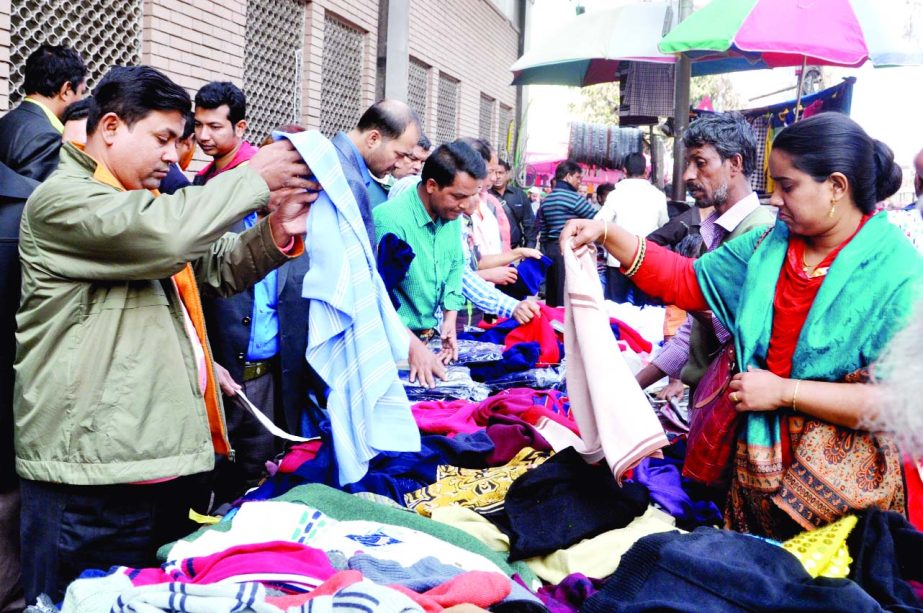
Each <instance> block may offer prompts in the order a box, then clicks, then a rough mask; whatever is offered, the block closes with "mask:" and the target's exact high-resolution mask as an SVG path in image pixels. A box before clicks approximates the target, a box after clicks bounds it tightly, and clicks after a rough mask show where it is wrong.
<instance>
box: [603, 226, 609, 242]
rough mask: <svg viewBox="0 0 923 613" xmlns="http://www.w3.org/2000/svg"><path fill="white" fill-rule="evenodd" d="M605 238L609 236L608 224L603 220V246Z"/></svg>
mask: <svg viewBox="0 0 923 613" xmlns="http://www.w3.org/2000/svg"><path fill="white" fill-rule="evenodd" d="M607 238H609V224H608V223H607V222H605V221H604V222H603V246H605V245H606V239H607Z"/></svg>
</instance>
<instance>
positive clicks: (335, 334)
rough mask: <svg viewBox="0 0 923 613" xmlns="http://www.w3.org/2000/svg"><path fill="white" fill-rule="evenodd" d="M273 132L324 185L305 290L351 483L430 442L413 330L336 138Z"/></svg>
mask: <svg viewBox="0 0 923 613" xmlns="http://www.w3.org/2000/svg"><path fill="white" fill-rule="evenodd" d="M273 136H274V137H276V138H277V139H278V138H287V139H289V140H290V141H291V142H292V144H293V145H294V146H295V148H296V149H297V150H298V152H299V153H300V154H301V156H302V157H303V158H304V160H305V162H306V163H307V164H308V166H309V167H310V169H311V172H312V173H313V174H314V177H315V178H316V179H317V181H318V182H319V183H320V184H321V187H322V188H323V191H322V192H321V193H320V195H319V196H318V198H317V200H316V201H315V202H314V204H312V205H311V212H310V213H309V214H308V226H307V235H306V238H305V249H306V250H307V252H308V257H309V258H310V262H311V266H310V269H309V270H308V273H307V274H306V275H305V277H304V287H303V289H302V294H301V295H302V296H304V297H305V298H307V299H308V300H310V301H311V307H310V314H309V315H308V343H307V352H306V354H305V357H306V359H307V360H308V363H309V364H310V365H311V366H312V367H313V368H314V370H315V371H316V372H317V374H318V375H320V377H321V378H322V379H323V380H324V382H325V383H326V384H327V387H328V388H329V392H328V396H327V411H328V413H329V416H330V425H331V429H332V431H333V446H334V452H335V454H336V459H337V465H338V467H339V477H340V484H341V485H345V484H347V483H354V482H356V481H359V480H360V479H362V477H363V476H365V474H366V473H367V472H368V465H369V460H371V459H372V458H374V457H375V456H376V455H377V454H378V453H379V452H381V451H399V452H401V451H408V452H416V451H420V431H419V429H418V428H417V424H416V422H415V421H414V419H413V414H412V413H411V412H410V403H409V401H408V400H407V395H406V394H405V393H404V388H403V385H402V384H401V382H400V380H399V379H398V371H397V361H399V360H404V359H406V358H407V353H408V349H409V345H410V340H409V337H408V332H407V329H406V327H405V326H404V325H403V324H402V323H401V320H400V318H399V317H398V315H397V312H396V311H395V310H394V307H393V306H392V304H391V300H390V298H388V292H387V290H386V289H385V285H384V282H383V281H382V280H381V277H380V276H379V274H378V270H377V268H376V266H375V257H374V255H373V254H372V251H371V248H370V247H369V238H368V233H367V232H366V230H365V225H364V224H363V222H362V216H361V215H360V213H359V206H358V205H357V204H356V199H355V198H354V197H353V194H352V192H351V191H350V189H349V185H348V183H347V182H346V179H345V177H344V176H343V170H342V168H341V167H340V162H339V158H338V157H337V153H336V150H335V149H334V147H333V145H332V144H331V143H330V141H329V140H327V139H326V138H325V137H324V136H323V135H322V134H321V133H320V132H317V131H315V130H312V131H308V132H300V133H298V134H282V133H278V132H277V133H275V134H273Z"/></svg>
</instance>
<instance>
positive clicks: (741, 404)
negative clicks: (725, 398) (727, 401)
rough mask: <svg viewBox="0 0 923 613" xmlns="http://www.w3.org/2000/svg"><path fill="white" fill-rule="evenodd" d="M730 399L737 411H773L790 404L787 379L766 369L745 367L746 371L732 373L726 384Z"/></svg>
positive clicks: (790, 394) (790, 395)
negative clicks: (728, 383) (729, 380)
mask: <svg viewBox="0 0 923 613" xmlns="http://www.w3.org/2000/svg"><path fill="white" fill-rule="evenodd" d="M728 387H729V389H730V390H731V401H732V402H734V404H735V407H736V408H737V410H738V411H741V412H743V411H774V410H775V409H778V408H779V407H786V406H790V405H791V397H792V393H791V392H790V391H789V389H788V388H789V381H788V380H787V379H783V378H782V377H779V376H778V375H774V374H773V373H771V372H769V371H768V370H762V369H759V368H754V367H753V366H749V367H747V372H741V373H737V374H736V375H734V378H733V379H731V383H730V385H729V386H728Z"/></svg>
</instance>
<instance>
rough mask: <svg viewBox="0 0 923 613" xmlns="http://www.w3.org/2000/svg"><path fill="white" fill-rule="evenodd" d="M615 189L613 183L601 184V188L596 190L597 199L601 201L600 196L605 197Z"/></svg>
mask: <svg viewBox="0 0 923 613" xmlns="http://www.w3.org/2000/svg"><path fill="white" fill-rule="evenodd" d="M614 189H615V185H613V184H612V183H600V185H599V187H597V188H596V198H597V199H599V197H600V196H605V195H606V194H608V193H609V192H611V191H612V190H614Z"/></svg>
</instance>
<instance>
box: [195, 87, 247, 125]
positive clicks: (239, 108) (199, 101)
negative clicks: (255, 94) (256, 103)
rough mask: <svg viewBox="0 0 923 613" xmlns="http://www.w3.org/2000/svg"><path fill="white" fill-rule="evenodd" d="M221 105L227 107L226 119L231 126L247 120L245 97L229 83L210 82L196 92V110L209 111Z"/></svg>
mask: <svg viewBox="0 0 923 613" xmlns="http://www.w3.org/2000/svg"><path fill="white" fill-rule="evenodd" d="M222 104H226V105H228V119H229V120H230V121H231V125H232V126H234V125H237V122H238V121H242V120H244V119H246V118H247V97H246V96H244V92H242V91H241V90H240V88H239V87H237V86H236V85H234V84H233V83H231V82H230V81H212V82H211V83H207V84H205V85H203V86H202V89H200V90H199V91H198V92H196V95H195V105H196V108H203V109H209V110H211V109H216V108H218V107H219V106H221V105H222Z"/></svg>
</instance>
